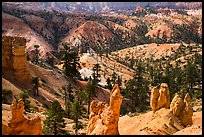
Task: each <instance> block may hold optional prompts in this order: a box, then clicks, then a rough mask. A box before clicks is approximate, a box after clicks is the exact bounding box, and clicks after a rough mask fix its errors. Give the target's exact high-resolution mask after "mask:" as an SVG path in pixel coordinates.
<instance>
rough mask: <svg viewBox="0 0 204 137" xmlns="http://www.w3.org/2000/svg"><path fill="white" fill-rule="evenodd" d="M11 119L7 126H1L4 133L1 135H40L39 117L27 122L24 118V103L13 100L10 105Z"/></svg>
mask: <svg viewBox="0 0 204 137" xmlns="http://www.w3.org/2000/svg"><path fill="white" fill-rule="evenodd" d="M11 112H12V119H11V120H10V121H9V123H8V125H3V129H5V130H6V131H4V132H2V134H6V135H40V134H41V133H42V125H41V119H40V117H37V118H33V119H31V120H29V119H28V118H26V117H25V116H24V114H23V113H24V102H23V101H22V100H19V101H18V102H16V100H13V102H12V105H11Z"/></svg>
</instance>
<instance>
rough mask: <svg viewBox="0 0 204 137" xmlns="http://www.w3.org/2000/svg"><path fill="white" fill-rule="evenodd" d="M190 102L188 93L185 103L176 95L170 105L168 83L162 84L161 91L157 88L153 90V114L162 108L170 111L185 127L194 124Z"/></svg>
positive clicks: (151, 102)
mask: <svg viewBox="0 0 204 137" xmlns="http://www.w3.org/2000/svg"><path fill="white" fill-rule="evenodd" d="M189 102H190V96H189V94H188V93H187V94H186V96H185V98H184V101H182V99H181V98H180V96H179V95H178V94H177V93H176V94H175V96H174V98H173V100H172V102H171V104H170V96H169V88H168V85H167V84H166V83H162V84H161V86H160V89H159V90H158V89H157V88H156V87H153V88H152V90H151V99H150V106H151V108H152V110H153V114H155V112H156V111H158V110H159V109H161V108H166V109H170V111H171V112H172V114H173V115H174V116H176V117H178V118H179V120H180V122H181V124H182V125H183V126H185V127H186V126H187V125H191V124H192V116H193V108H192V106H191V105H190V103H189Z"/></svg>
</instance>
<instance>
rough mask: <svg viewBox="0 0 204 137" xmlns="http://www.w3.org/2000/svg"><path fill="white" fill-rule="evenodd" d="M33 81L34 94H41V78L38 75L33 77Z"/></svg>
mask: <svg viewBox="0 0 204 137" xmlns="http://www.w3.org/2000/svg"><path fill="white" fill-rule="evenodd" d="M32 83H33V93H34V96H36V95H37V96H39V90H38V87H39V78H38V77H33V78H32Z"/></svg>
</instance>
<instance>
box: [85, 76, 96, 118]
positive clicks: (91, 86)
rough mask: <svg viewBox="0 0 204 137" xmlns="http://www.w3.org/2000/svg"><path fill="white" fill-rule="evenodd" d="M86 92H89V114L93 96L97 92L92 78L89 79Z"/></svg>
mask: <svg viewBox="0 0 204 137" xmlns="http://www.w3.org/2000/svg"><path fill="white" fill-rule="evenodd" d="M86 92H87V93H88V115H89V112H90V104H91V98H92V97H93V96H96V95H95V92H96V86H95V85H94V83H93V81H92V80H89V82H88V83H87V86H86Z"/></svg>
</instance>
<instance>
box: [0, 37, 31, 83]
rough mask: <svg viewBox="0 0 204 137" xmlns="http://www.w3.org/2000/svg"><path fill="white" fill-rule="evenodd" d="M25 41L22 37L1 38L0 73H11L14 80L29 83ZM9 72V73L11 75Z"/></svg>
mask: <svg viewBox="0 0 204 137" xmlns="http://www.w3.org/2000/svg"><path fill="white" fill-rule="evenodd" d="M25 48H26V39H25V38H23V37H11V36H3V37H2V71H3V73H6V72H7V71H11V72H12V73H13V75H12V77H13V76H14V78H15V80H17V81H20V82H28V81H31V76H30V74H29V71H28V68H27V61H26V56H25ZM11 72H9V73H11Z"/></svg>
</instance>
